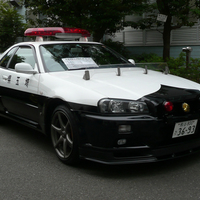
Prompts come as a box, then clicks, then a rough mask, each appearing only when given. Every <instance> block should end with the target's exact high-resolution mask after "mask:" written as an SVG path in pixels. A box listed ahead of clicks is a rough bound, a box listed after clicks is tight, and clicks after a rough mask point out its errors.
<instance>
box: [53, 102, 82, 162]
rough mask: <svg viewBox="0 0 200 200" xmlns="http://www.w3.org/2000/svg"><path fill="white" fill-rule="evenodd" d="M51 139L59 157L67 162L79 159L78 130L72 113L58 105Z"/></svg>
mask: <svg viewBox="0 0 200 200" xmlns="http://www.w3.org/2000/svg"><path fill="white" fill-rule="evenodd" d="M51 139H52V143H53V147H54V149H55V151H56V154H57V156H58V158H59V159H60V160H61V161H62V162H64V163H66V164H75V163H77V161H78V160H79V153H78V141H77V140H78V131H77V127H76V125H75V121H74V118H73V115H72V113H71V112H70V111H69V110H68V109H67V108H66V107H65V106H58V107H57V108H56V109H55V110H54V112H53V115H52V119H51Z"/></svg>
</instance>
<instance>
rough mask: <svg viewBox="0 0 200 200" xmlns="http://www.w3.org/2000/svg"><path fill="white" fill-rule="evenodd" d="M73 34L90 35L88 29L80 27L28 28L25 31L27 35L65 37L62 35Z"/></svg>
mask: <svg viewBox="0 0 200 200" xmlns="http://www.w3.org/2000/svg"><path fill="white" fill-rule="evenodd" d="M68 34H69V35H71V36H73V35H74V36H75V35H76V36H79V37H90V33H89V32H88V31H87V30H84V29H80V28H62V27H44V28H28V29H27V30H26V31H25V32H24V35H25V36H55V37H57V36H58V37H63V36H62V35H66V36H67V35H68Z"/></svg>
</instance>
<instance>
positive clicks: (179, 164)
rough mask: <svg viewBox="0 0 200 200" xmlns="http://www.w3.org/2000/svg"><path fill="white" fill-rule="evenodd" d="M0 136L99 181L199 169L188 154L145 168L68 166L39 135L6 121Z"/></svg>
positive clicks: (198, 157) (199, 159)
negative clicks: (33, 148)
mask: <svg viewBox="0 0 200 200" xmlns="http://www.w3.org/2000/svg"><path fill="white" fill-rule="evenodd" d="M0 126H1V132H2V131H5V132H6V134H9V137H11V138H15V137H16V138H18V139H19V140H21V141H23V142H24V143H27V146H29V145H31V146H32V147H33V146H35V147H37V149H39V151H45V152H47V154H45V155H46V156H47V157H48V156H49V158H47V159H50V160H51V161H52V165H53V163H54V162H55V165H59V166H61V165H62V166H61V167H62V168H63V167H66V170H68V169H70V170H72V171H73V173H76V172H79V173H80V172H82V173H85V174H89V175H92V176H93V175H94V176H99V177H102V178H111V179H113V178H116V179H124V178H130V177H133V178H136V177H144V176H154V175H159V174H168V173H171V172H179V171H181V170H187V169H188V170H190V169H191V168H192V167H193V166H195V165H200V152H199V153H195V154H191V155H189V156H186V157H182V158H177V159H174V160H167V161H162V162H157V163H146V164H129V165H104V164H99V163H94V162H90V161H85V160H81V162H80V163H79V164H78V165H75V166H68V165H65V164H64V163H62V162H60V161H59V160H58V158H57V157H56V155H55V152H54V149H53V147H52V144H51V141H50V139H49V138H48V137H46V136H45V135H43V134H42V133H40V132H38V131H36V130H33V129H31V128H29V127H26V126H23V125H21V124H18V123H16V122H13V121H11V120H8V119H1V122H0ZM52 167H53V166H52Z"/></svg>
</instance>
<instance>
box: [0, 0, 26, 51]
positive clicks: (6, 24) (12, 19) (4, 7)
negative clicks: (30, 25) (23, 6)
mask: <svg viewBox="0 0 200 200" xmlns="http://www.w3.org/2000/svg"><path fill="white" fill-rule="evenodd" d="M22 20H23V17H22V16H21V15H20V14H19V13H18V12H17V11H16V10H15V9H14V8H12V7H11V6H10V5H9V3H6V2H4V1H2V0H0V51H4V50H6V49H7V48H8V47H9V46H11V45H13V44H14V43H15V41H16V38H17V37H19V36H23V32H24V30H25V24H24V23H23V22H22Z"/></svg>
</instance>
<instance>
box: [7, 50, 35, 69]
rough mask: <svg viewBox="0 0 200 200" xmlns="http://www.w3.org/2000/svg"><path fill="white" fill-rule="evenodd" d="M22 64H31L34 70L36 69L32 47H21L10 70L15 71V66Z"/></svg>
mask: <svg viewBox="0 0 200 200" xmlns="http://www.w3.org/2000/svg"><path fill="white" fill-rule="evenodd" d="M22 62H24V63H29V64H30V65H31V66H32V67H33V68H34V67H35V57H34V54H33V50H32V49H31V47H19V49H18V50H17V52H16V53H15V55H14V56H13V58H12V60H11V62H10V65H9V66H8V68H9V69H15V65H16V64H17V63H22Z"/></svg>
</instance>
